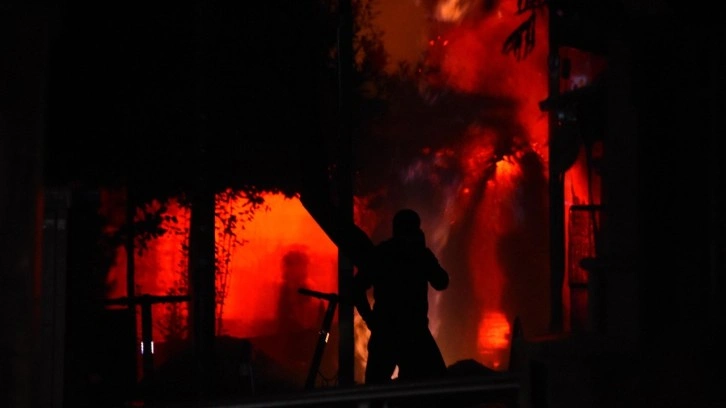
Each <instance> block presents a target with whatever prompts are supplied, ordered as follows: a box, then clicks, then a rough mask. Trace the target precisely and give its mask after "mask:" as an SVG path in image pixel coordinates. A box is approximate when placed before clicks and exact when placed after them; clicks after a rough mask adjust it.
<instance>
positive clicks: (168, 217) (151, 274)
mask: <svg viewBox="0 0 726 408" xmlns="http://www.w3.org/2000/svg"><path fill="white" fill-rule="evenodd" d="M112 198H114V197H111V196H109V200H111V199H112ZM115 198H118V197H115ZM263 198H264V206H262V207H260V208H258V209H257V210H256V211H255V212H254V213H250V212H248V211H247V209H248V208H249V205H250V204H249V202H247V201H246V200H245V199H243V198H237V199H233V200H229V199H228V196H224V195H220V196H219V197H218V200H217V213H218V214H217V223H216V231H217V242H216V245H217V255H218V258H219V259H218V260H217V265H218V269H222V270H221V271H220V270H218V272H217V274H218V277H219V275H220V273H221V272H224V271H225V270H224V269H225V268H228V272H229V273H228V274H227V276H226V281H224V283H225V284H226V290H225V291H224V293H225V294H226V296H224V302H223V304H222V305H223V307H221V306H222V305H218V309H217V312H218V314H220V313H221V318H220V319H218V327H217V329H218V334H224V335H229V336H233V337H238V338H247V339H255V338H262V337H265V336H267V337H270V336H272V337H275V336H277V337H285V336H287V335H291V336H294V335H298V336H299V335H300V333H301V332H305V333H313V335H314V333H315V332H316V330H318V329H319V328H320V326H321V324H322V316H323V313H324V311H325V308H326V306H327V304H326V303H325V302H324V301H322V300H319V299H315V298H310V297H306V296H303V295H300V294H298V293H297V289H298V288H299V287H307V288H310V289H313V290H317V291H320V292H328V293H333V292H337V248H336V247H335V245H334V244H333V243H332V241H330V239H329V238H328V236H327V235H325V233H324V232H323V231H322V230H321V229H320V227H319V226H318V225H317V223H316V222H315V221H314V220H313V218H312V217H311V216H310V215H309V214H308V213H307V211H306V210H305V209H304V208H303V206H302V204H301V203H300V201H299V200H298V199H297V198H286V197H284V196H282V195H278V194H270V193H266V194H264V195H263ZM112 205H113V202H109V203H107V205H106V206H105V207H109V206H112ZM162 205H166V208H167V209H166V212H165V217H164V218H163V221H162V223H161V227H162V229H163V230H165V233H164V234H163V235H161V236H159V237H157V238H154V239H151V240H150V241H148V243H147V248H146V249H145V250H144V251H143V252H142V253H141V254H137V255H136V256H135V257H134V262H135V282H136V290H135V292H136V295H141V294H152V295H168V294H186V293H188V292H187V281H186V269H187V258H186V252H185V250H184V247H185V243H186V240H187V239H188V230H189V219H190V217H189V216H190V213H189V210H188V209H187V208H184V207H182V206H180V205H179V204H178V203H177V202H176V201H175V200H171V201H169V202H168V203H159V202H154V203H151V204H150V205H149V208H147V210H148V209H152V210H153V209H155V208H159V207H160V206H162ZM224 211H227V214H228V215H229V214H238V215H240V214H245V217H246V218H245V217H240V218H238V219H237V222H236V223H234V224H233V225H232V224H230V222H229V218H226V219H225V218H224V217H223V214H224ZM141 215H142V212H141V211H139V213H138V216H137V221H138V217H141ZM230 227H232V229H230ZM225 231H226V233H227V236H228V237H230V236H231V237H232V238H231V241H230V240H225V239H224V237H225ZM231 234H233V236H232V235H231ZM232 241H234V242H236V244H234V245H230V242H232ZM226 256H229V257H228V258H226ZM116 259H117V261H116V263H115V265H114V266H113V267H112V268H111V270H110V271H109V273H108V278H107V282H108V285H109V290H108V293H107V297H109V298H114V297H123V296H126V285H125V282H126V255H125V250H124V248H119V249H118V251H117V257H116ZM225 259H227V260H228V261H229V262H228V263H227V262H224V261H225ZM225 265H226V266H225ZM221 283H222V281H221V280H220V279H219V278H218V281H217V291H218V297H219V295H220V292H221V290H220V289H221V287H220V284H221ZM185 319H186V308H185V307H182V308H181V309H178V308H174V307H172V305H166V307H165V305H157V306H155V307H154V309H153V320H154V326H153V327H154V328H153V330H154V332H153V338H154V339H155V342H156V344H157V348H158V349H162V350H159V351H162V352H163V348H164V341H165V340H172V339H171V338H170V336H171V337H173V336H174V335H179V333H177V332H173V331H172V330H171V328H172V327H177V326H174V324H177V325H178V324H181V325H182V326H184V325H185ZM180 320H181V321H180ZM220 326H221V327H220ZM184 334H185V332H182V337H184ZM264 343H265V344H263V345H262V346H261V347H262V348H263V349H264V351H265V352H266V353H268V354H270V355H271V356H272V357H273V358H278V359H284V358H285V357H287V355H286V354H284V352H283V350H282V349H280V347H282V346H279V347H278V345H277V344H276V343H274V342H273V341H268V342H264ZM265 345H267V346H266V347H267V348H265ZM273 346H274V347H277V348H273ZM312 353H313V350H312V349H311V350H309V351H306V350H299V351H298V354H299V355H300V356H301V358H302V359H303V360H304V361H309V360H310V358H312Z"/></svg>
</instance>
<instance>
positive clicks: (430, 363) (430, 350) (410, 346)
mask: <svg viewBox="0 0 726 408" xmlns="http://www.w3.org/2000/svg"><path fill="white" fill-rule="evenodd" d="M445 375H446V363H445V362H444V357H443V356H442V355H441V350H439V346H438V345H437V344H436V340H434V337H433V336H432V335H431V332H430V331H429V330H428V329H426V330H419V331H412V333H411V336H410V337H409V338H408V339H407V341H406V344H405V345H404V346H403V347H401V361H400V363H399V366H398V378H400V379H401V380H418V379H428V378H441V377H444V376H445Z"/></svg>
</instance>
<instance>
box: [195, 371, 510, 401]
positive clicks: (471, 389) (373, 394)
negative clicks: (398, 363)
mask: <svg viewBox="0 0 726 408" xmlns="http://www.w3.org/2000/svg"><path fill="white" fill-rule="evenodd" d="M520 388H521V386H520V383H519V381H518V378H517V377H514V376H509V375H508V376H506V377H501V378H500V377H498V376H497V377H495V378H492V377H491V376H487V377H467V378H466V379H452V380H439V381H421V382H416V383H409V384H391V385H370V386H364V385H361V386H356V387H353V388H350V387H348V388H339V389H322V390H313V391H308V392H306V393H299V394H290V395H286V396H277V397H275V398H265V399H251V400H247V401H244V402H240V403H233V404H226V405H208V406H207V407H208V408H254V407H260V408H262V407H292V406H319V405H320V404H334V403H343V402H365V401H374V400H391V399H402V398H407V397H426V396H446V395H461V394H462V393H469V394H471V393H487V394H488V396H489V397H490V398H491V399H495V397H501V396H503V395H507V396H510V397H516V396H517V395H518V394H519V391H520Z"/></svg>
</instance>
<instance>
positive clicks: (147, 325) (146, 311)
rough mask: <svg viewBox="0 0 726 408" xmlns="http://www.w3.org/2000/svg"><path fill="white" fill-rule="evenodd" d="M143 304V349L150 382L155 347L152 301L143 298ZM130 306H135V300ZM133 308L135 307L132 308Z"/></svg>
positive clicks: (146, 376)
mask: <svg viewBox="0 0 726 408" xmlns="http://www.w3.org/2000/svg"><path fill="white" fill-rule="evenodd" d="M142 298H143V299H142V300H141V302H139V305H140V306H141V345H142V346H141V347H143V353H142V356H141V357H142V359H143V364H144V379H146V380H148V379H149V378H151V375H153V373H154V346H153V345H152V343H153V339H152V337H151V336H152V329H153V327H152V320H151V305H152V303H151V300H150V299H149V296H148V295H146V296H142ZM129 302H130V303H129V304H130V305H133V300H131V298H129ZM131 307H133V306H131Z"/></svg>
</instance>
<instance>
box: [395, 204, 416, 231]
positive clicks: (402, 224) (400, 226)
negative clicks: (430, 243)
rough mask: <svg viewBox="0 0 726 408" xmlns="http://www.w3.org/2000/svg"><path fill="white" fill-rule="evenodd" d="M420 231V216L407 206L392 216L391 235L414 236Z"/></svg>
mask: <svg viewBox="0 0 726 408" xmlns="http://www.w3.org/2000/svg"><path fill="white" fill-rule="evenodd" d="M420 233H421V217H419V216H418V213H417V212H416V211H414V210H411V209H409V208H404V209H402V210H399V211H398V212H397V213H396V214H395V215H394V216H393V236H394V237H406V236H416V235H418V234H420Z"/></svg>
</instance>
